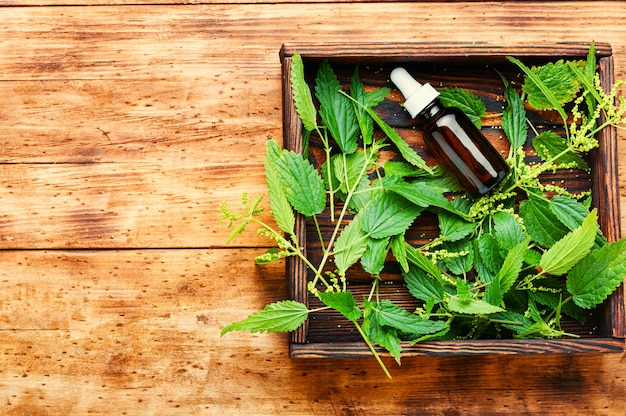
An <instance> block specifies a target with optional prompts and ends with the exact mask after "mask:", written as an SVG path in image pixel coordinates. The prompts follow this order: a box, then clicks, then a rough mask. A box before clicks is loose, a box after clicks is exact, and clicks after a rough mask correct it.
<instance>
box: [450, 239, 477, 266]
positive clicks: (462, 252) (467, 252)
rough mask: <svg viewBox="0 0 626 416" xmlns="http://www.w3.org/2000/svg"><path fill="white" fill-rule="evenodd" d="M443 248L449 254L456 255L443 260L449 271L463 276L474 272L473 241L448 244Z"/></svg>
mask: <svg viewBox="0 0 626 416" xmlns="http://www.w3.org/2000/svg"><path fill="white" fill-rule="evenodd" d="M443 248H444V249H445V250H446V251H448V252H449V253H451V254H455V255H454V256H452V257H445V258H444V259H443V262H444V263H445V265H446V267H447V268H448V270H450V271H451V272H452V273H454V274H463V273H467V272H469V271H470V270H472V267H473V266H474V244H473V243H472V241H471V240H460V241H452V242H446V243H445V244H444V245H443Z"/></svg>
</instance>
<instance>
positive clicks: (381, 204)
mask: <svg viewBox="0 0 626 416" xmlns="http://www.w3.org/2000/svg"><path fill="white" fill-rule="evenodd" d="M421 211H422V209H421V208H420V207H417V206H415V205H413V204H412V203H411V202H409V201H407V200H406V199H404V198H402V197H399V196H397V195H395V194H393V193H390V192H385V193H383V194H382V195H381V196H380V197H378V198H376V199H374V200H373V201H371V202H370V203H369V205H368V206H366V207H365V208H364V209H363V210H362V211H361V212H360V215H361V228H362V229H363V231H365V232H366V233H367V234H369V236H370V237H372V238H384V237H389V236H392V235H396V234H402V233H404V232H405V231H406V229H407V228H409V227H410V226H411V224H413V221H415V218H417V216H418V215H419V214H420V212H421Z"/></svg>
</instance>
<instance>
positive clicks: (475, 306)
mask: <svg viewBox="0 0 626 416" xmlns="http://www.w3.org/2000/svg"><path fill="white" fill-rule="evenodd" d="M448 308H449V309H450V310H451V311H452V312H457V313H462V314H468V315H488V314H491V313H496V312H503V311H504V309H502V308H500V307H499V306H495V305H492V304H490V303H487V302H485V301H482V300H478V299H474V298H470V299H467V300H462V299H460V298H459V297H458V296H451V297H450V299H449V300H448Z"/></svg>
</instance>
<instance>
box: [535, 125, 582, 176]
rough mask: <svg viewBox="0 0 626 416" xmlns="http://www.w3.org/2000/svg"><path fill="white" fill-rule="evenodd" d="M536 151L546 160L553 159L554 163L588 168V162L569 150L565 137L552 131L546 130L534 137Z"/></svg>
mask: <svg viewBox="0 0 626 416" xmlns="http://www.w3.org/2000/svg"><path fill="white" fill-rule="evenodd" d="M533 147H534V148H535V151H536V152H537V154H538V155H539V157H541V158H542V159H543V160H545V161H549V160H551V159H553V158H554V160H552V162H554V163H558V164H563V165H566V166H568V167H570V166H575V167H577V168H579V169H584V170H588V169H589V166H588V165H587V162H585V160H584V159H583V158H582V157H581V156H580V154H578V153H576V152H574V151H571V150H570V151H568V146H567V142H566V141H565V139H564V138H562V137H561V136H559V135H558V134H556V133H554V132H552V131H544V132H543V133H540V134H538V135H537V136H535V138H534V139H533Z"/></svg>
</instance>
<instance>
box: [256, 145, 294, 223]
mask: <svg viewBox="0 0 626 416" xmlns="http://www.w3.org/2000/svg"><path fill="white" fill-rule="evenodd" d="M268 148H269V145H268ZM263 164H264V165H265V180H266V182H267V191H268V193H269V196H270V207H271V209H272V216H273V217H274V219H275V220H276V224H277V225H278V227H279V228H280V229H281V230H283V231H284V232H286V233H289V234H293V228H294V225H295V221H296V220H295V215H294V214H293V210H292V208H291V204H289V201H288V200H287V196H286V195H285V190H284V188H283V186H282V184H281V182H280V179H279V177H278V173H277V172H276V171H275V170H274V167H273V166H272V164H271V161H270V158H269V157H267V156H266V157H265V159H264V160H263Z"/></svg>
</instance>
